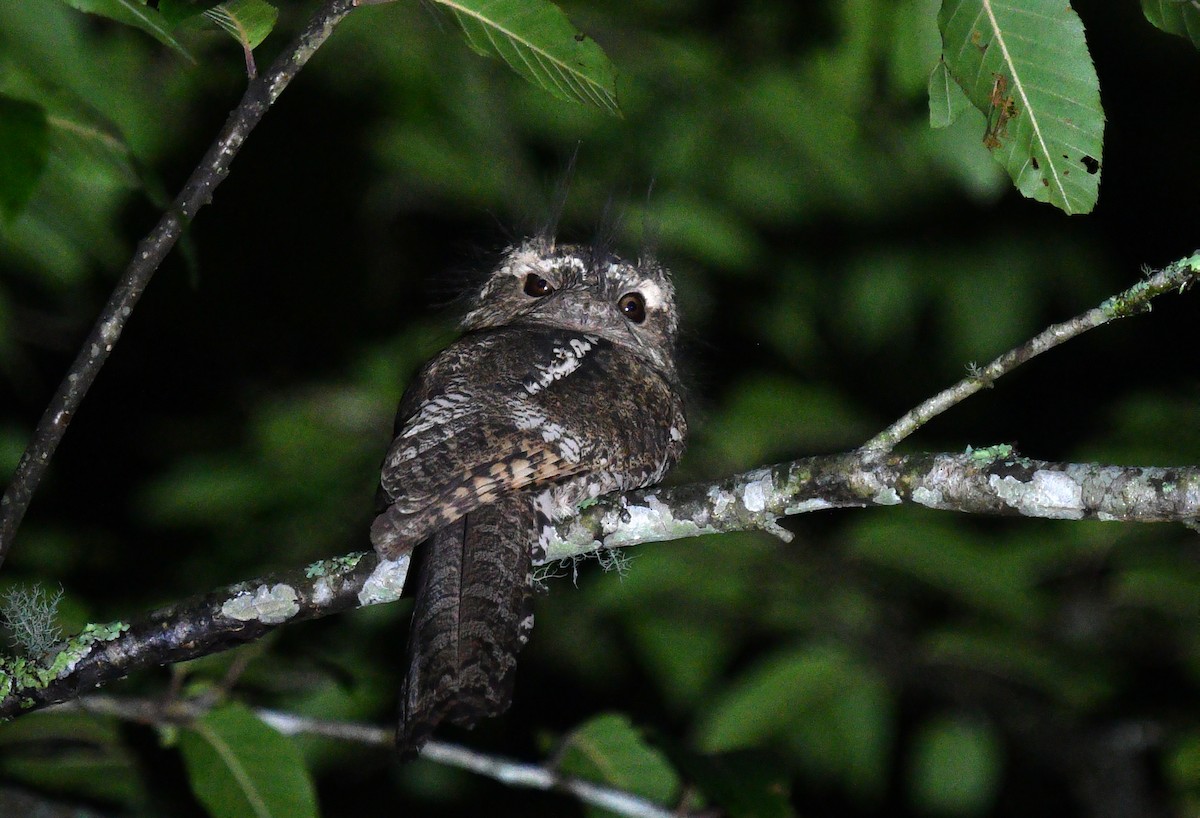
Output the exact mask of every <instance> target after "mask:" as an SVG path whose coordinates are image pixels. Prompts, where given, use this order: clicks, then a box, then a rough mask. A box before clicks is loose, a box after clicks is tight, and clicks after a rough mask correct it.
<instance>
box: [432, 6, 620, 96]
mask: <svg viewBox="0 0 1200 818" xmlns="http://www.w3.org/2000/svg"><path fill="white" fill-rule="evenodd" d="M435 2H437V3H439V4H441V5H443V6H445V7H446V8H448V9H450V10H451V11H452V12H453V13H454V16H455V17H456V18H457V19H458V22H459V24H460V25H461V26H462V29H463V33H464V34H465V35H466V38H467V42H468V44H470V46H471V48H472V49H474V50H475V51H476V52H478V53H479V54H482V55H484V56H491V57H499V58H500V59H502V60H504V62H506V63H508V65H509V67H510V68H512V69H513V70H514V71H516V72H517V73H518V74H520V75H521V76H522V77H524V78H525V79H527V80H529V82H531V83H533V84H534V85H536V86H538V87H539V88H543V89H545V90H546V91H549V92H550V93H551V94H553V95H554V96H556V97H558V98H559V99H565V100H569V101H572V102H581V103H583V104H585V105H595V106H596V107H597V108H600V109H602V110H604V111H606V112H608V113H610V114H612V115H614V116H620V107H619V106H618V104H617V83H616V72H615V71H614V69H613V67H612V63H610V62H609V60H608V56H607V55H606V54H605V53H604V50H603V49H601V48H600V46H599V45H597V44H596V42H595V41H594V40H593V39H592V38H591V37H588V36H587V35H586V34H582V33H580V32H579V31H578V30H576V29H575V27H574V26H573V25H571V21H570V20H568V19H567V16H566V15H565V14H563V12H562V9H560V8H559V7H558V6H556V5H554V4H553V3H550V2H548V0H435Z"/></svg>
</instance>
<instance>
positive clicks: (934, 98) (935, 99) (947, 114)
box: [929, 60, 967, 128]
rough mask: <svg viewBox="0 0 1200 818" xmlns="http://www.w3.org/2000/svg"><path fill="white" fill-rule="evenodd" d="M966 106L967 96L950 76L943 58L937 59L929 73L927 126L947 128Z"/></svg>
mask: <svg viewBox="0 0 1200 818" xmlns="http://www.w3.org/2000/svg"><path fill="white" fill-rule="evenodd" d="M966 107H967V98H966V97H965V96H964V95H963V92H962V89H961V88H959V87H958V84H957V83H955V82H954V79H953V78H952V77H951V76H950V69H949V68H947V67H946V61H945V60H938V62H937V65H935V66H934V67H933V73H931V74H930V75H929V127H931V128H947V127H949V126H950V125H951V123H953V122H954V120H956V119H958V115H959V114H961V113H962V112H963V110H964V109H965V108H966Z"/></svg>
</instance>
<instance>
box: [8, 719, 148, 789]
mask: <svg viewBox="0 0 1200 818" xmlns="http://www.w3.org/2000/svg"><path fill="white" fill-rule="evenodd" d="M0 776H2V777H3V780H4V781H5V783H6V784H12V783H14V782H15V783H19V784H23V785H25V786H27V787H30V788H33V789H38V790H42V791H45V792H51V793H54V794H55V795H56V796H57V797H63V796H71V797H81V798H88V799H93V800H101V801H109V802H123V803H126V804H130V803H137V802H138V801H139V800H140V799H141V798H142V797H143V795H144V790H145V782H144V781H143V780H142V777H141V776H140V775H139V771H138V764H137V759H136V758H134V756H133V754H132V753H131V752H130V751H129V750H128V749H127V748H126V747H125V745H124V743H123V742H122V740H121V731H120V726H119V724H118V723H117V721H116V720H115V719H110V718H106V717H103V716H99V715H96V714H92V713H81V712H62V711H57V710H55V711H46V712H43V713H37V714H33V715H30V716H27V717H25V718H22V719H17V720H16V721H13V722H11V723H9V724H5V725H4V729H3V730H0Z"/></svg>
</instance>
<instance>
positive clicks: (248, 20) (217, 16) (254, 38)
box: [204, 0, 279, 51]
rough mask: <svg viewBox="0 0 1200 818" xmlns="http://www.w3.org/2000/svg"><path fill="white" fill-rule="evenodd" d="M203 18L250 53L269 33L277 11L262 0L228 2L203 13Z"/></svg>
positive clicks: (277, 15)
mask: <svg viewBox="0 0 1200 818" xmlns="http://www.w3.org/2000/svg"><path fill="white" fill-rule="evenodd" d="M204 16H205V17H207V18H208V19H209V20H211V21H213V22H214V23H216V24H217V25H218V26H219V27H220V28H222V29H224V30H225V31H227V32H228V33H229V35H230V36H231V37H233V39H235V40H237V41H238V42H239V43H241V44H242V48H244V49H246V50H247V51H251V50H253V49H255V48H257V47H258V45H259V44H260V43H261V42H262V41H263V40H265V39H267V35H268V34H270V33H271V29H272V28H274V27H275V21H276V20H277V19H278V18H279V10H278V9H276V8H275V7H274V6H272V5H271V4H270V3H267V2H264V0H229V2H227V3H219V4H217V5H215V6H213V7H212V8H210V9H208V10H206V11H205V12H204Z"/></svg>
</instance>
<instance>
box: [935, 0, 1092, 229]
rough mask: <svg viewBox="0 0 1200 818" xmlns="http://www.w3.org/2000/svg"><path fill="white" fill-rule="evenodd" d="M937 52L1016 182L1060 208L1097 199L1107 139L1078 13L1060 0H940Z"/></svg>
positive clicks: (1087, 205) (1079, 207)
mask: <svg viewBox="0 0 1200 818" xmlns="http://www.w3.org/2000/svg"><path fill="white" fill-rule="evenodd" d="M938 26H939V28H940V29H941V32H942V48H943V55H942V56H943V59H944V60H945V62H946V66H947V67H948V68H949V70H950V73H951V75H952V76H953V77H954V79H955V81H957V82H958V84H959V85H960V86H961V87H962V88H963V89H964V90H965V91H966V94H967V97H968V99H970V101H971V104H972V105H974V106H975V107H976V108H978V109H979V110H980V111H981V112H983V114H984V116H985V117H987V126H986V128H985V131H984V133H983V135H982V138H983V141H984V145H985V146H986V147H987V148H988V149H989V150H990V151H991V152H992V155H993V156H994V157H995V159H996V161H998V162H999V163H1000V164H1001V165H1003V166H1004V168H1005V170H1007V171H1008V174H1009V176H1010V177H1012V180H1013V182H1014V184H1015V185H1016V186H1017V189H1018V190H1020V191H1021V193H1023V194H1024V195H1025V196H1028V197H1030V198H1032V199H1036V200H1037V201H1040V202H1049V203H1050V204H1052V205H1054V206H1055V207H1057V208H1059V209H1060V210H1062V211H1063V212H1065V213H1068V214H1071V213H1087V212H1089V211H1091V209H1092V208H1093V207H1095V205H1096V199H1097V197H1098V195H1099V187H1100V169H1101V162H1102V155H1101V153H1102V147H1103V141H1104V112H1103V110H1102V109H1101V107H1100V87H1099V81H1098V80H1097V78H1096V70H1095V68H1094V67H1093V65H1092V59H1091V56H1090V55H1089V53H1088V48H1087V42H1086V40H1085V38H1084V32H1083V23H1082V22H1081V21H1080V19H1079V16H1078V15H1077V14H1076V13H1075V12H1074V10H1072V9H1071V7H1070V5H1069V4H1068V3H1065V2H1061V0H1019V2H1018V0H944V2H943V3H942V8H941V11H940V12H939V13H938Z"/></svg>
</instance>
